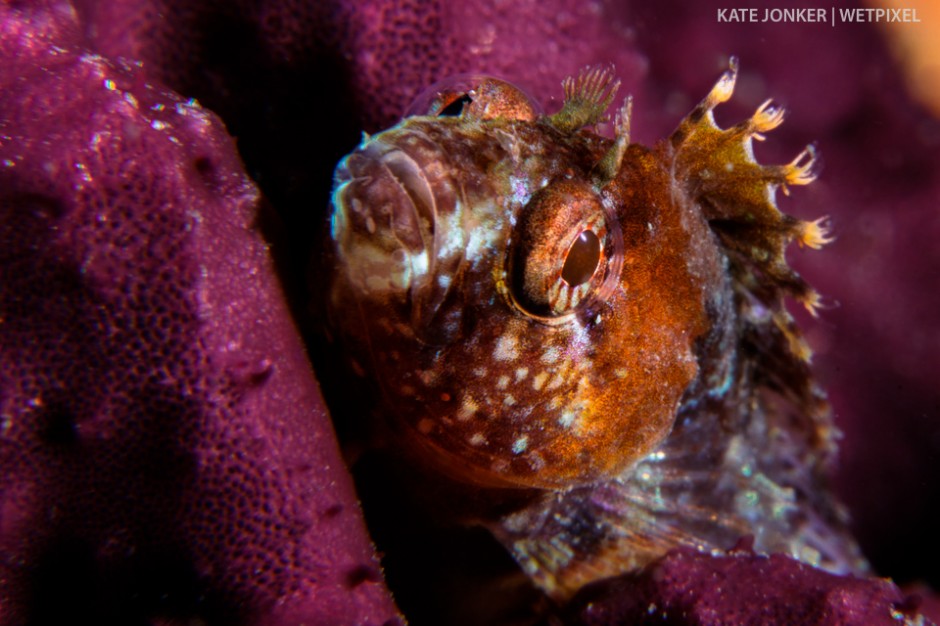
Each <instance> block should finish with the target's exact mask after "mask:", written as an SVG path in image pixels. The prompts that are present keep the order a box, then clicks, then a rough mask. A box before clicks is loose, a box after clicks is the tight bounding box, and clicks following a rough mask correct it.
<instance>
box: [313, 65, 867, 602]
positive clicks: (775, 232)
mask: <svg viewBox="0 0 940 626" xmlns="http://www.w3.org/2000/svg"><path fill="white" fill-rule="evenodd" d="M737 75H738V62H737V59H735V58H733V57H732V58H731V59H730V61H729V66H728V69H727V71H725V72H724V73H723V74H722V75H721V77H720V78H719V79H718V81H717V83H716V84H715V85H714V87H713V88H712V89H711V91H710V92H709V93H708V94H707V95H706V97H705V98H704V99H703V100H702V101H701V102H700V103H699V104H698V105H697V106H696V107H695V108H694V109H693V110H692V111H691V112H690V113H689V114H688V115H687V116H686V117H685V118H683V119H682V120H681V121H680V122H679V124H678V126H677V127H676V129H675V131H674V132H673V133H672V134H670V135H669V136H668V137H666V138H664V139H663V140H661V141H659V142H657V143H656V144H654V145H653V146H651V147H647V146H644V145H640V144H638V143H635V142H633V141H631V139H630V135H631V133H630V127H631V122H632V119H631V118H632V99H631V98H630V97H627V98H626V99H625V100H624V101H623V104H622V105H621V106H620V108H619V109H618V111H617V113H616V115H615V118H614V123H613V131H614V132H613V137H607V136H603V135H602V134H600V133H599V132H597V129H598V125H600V124H602V123H604V122H607V121H609V117H608V116H607V111H608V109H609V108H610V107H611V104H612V103H613V100H614V98H615V95H616V92H617V91H618V89H619V81H617V80H616V78H615V72H614V69H613V67H610V66H597V67H590V68H585V69H584V70H583V71H581V72H580V73H579V74H578V75H577V76H572V77H568V78H566V79H565V80H564V81H563V82H562V87H563V92H564V102H563V104H562V106H561V108H560V109H559V110H558V111H556V112H555V113H553V114H550V115H549V114H545V113H543V112H542V110H541V108H540V107H539V105H538V104H537V103H535V102H534V101H533V99H532V98H530V97H529V96H528V95H527V94H526V93H525V92H524V90H522V89H520V88H518V87H516V86H515V85H513V84H511V83H509V82H507V81H504V80H502V79H498V78H494V77H488V76H470V77H462V78H461V79H460V80H457V81H450V82H448V83H443V84H439V85H435V86H432V87H431V88H430V90H429V91H428V92H427V94H426V95H425V96H424V97H423V98H422V99H419V103H418V105H417V106H416V108H413V110H412V111H411V112H410V114H409V115H407V116H406V117H405V118H404V119H403V120H402V121H401V122H400V123H398V124H397V125H395V126H393V127H391V128H389V129H387V130H384V131H382V132H380V133H376V134H374V135H371V136H369V135H364V136H363V140H362V142H361V144H360V145H359V146H358V147H356V148H355V149H354V150H353V151H352V152H351V153H350V154H349V155H347V156H346V157H344V158H343V159H342V161H341V162H340V163H339V165H338V166H337V168H336V171H335V176H334V187H333V192H332V199H331V212H330V220H329V239H330V244H329V247H330V259H331V260H330V263H329V265H330V267H329V269H328V272H327V273H328V275H329V281H330V283H329V287H328V288H327V290H326V296H325V298H326V309H327V312H328V313H327V317H328V322H327V325H328V327H329V329H330V330H329V333H330V337H331V338H332V339H333V340H334V341H335V342H336V343H338V344H339V345H340V346H341V351H342V354H343V355H344V358H345V359H346V362H347V363H348V369H349V371H350V372H351V376H354V377H357V378H359V379H362V380H364V381H368V383H369V384H370V385H371V386H372V387H371V388H372V389H373V390H374V394H372V395H373V396H374V408H373V410H372V411H371V412H370V417H369V419H370V420H372V422H373V425H374V426H375V430H376V432H380V433H381V436H380V439H382V440H383V441H385V442H386V445H388V446H389V447H390V448H391V449H393V450H394V453H395V454H396V455H398V456H399V457H400V458H401V459H402V462H403V463H407V464H411V465H412V466H413V467H415V468H417V471H418V472H420V473H423V474H424V475H426V476H428V477H429V480H433V481H436V482H437V483H438V484H442V485H445V486H450V487H451V488H452V489H453V490H454V492H455V493H459V494H466V493H472V494H473V497H472V498H470V499H469V501H471V502H472V503H479V502H486V501H487V499H488V498H489V499H491V500H492V501H493V502H498V503H499V505H498V506H492V507H487V506H485V505H481V506H479V510H477V511H475V512H473V511H471V513H472V514H470V515H468V518H467V519H468V520H472V522H473V523H475V524H479V525H482V526H484V527H485V528H487V529H488V530H489V532H491V533H492V535H493V536H494V537H495V538H496V539H497V540H498V541H499V542H500V543H501V544H502V545H503V546H504V547H505V549H506V550H507V551H508V552H509V553H510V554H511V555H512V556H513V558H514V559H515V560H516V562H517V563H518V564H519V567H520V568H521V569H522V571H524V572H525V574H526V575H527V576H528V577H529V578H530V579H531V581H532V582H533V583H534V584H535V585H537V586H538V587H539V588H540V589H541V590H542V591H543V592H544V593H545V594H546V595H547V596H548V597H550V598H552V599H554V600H556V601H559V602H563V601H564V600H566V599H568V598H570V597H571V596H572V595H573V594H575V593H576V592H577V591H578V590H579V589H581V588H582V587H584V586H585V585H587V584H589V583H591V582H593V581H595V580H598V579H602V578H606V577H610V576H616V575H619V574H622V573H625V572H629V571H632V570H635V569H636V568H639V567H642V566H643V565H645V564H647V563H649V562H651V561H653V560H655V559H656V558H659V557H661V556H662V555H664V554H665V553H666V552H668V551H669V550H670V549H672V548H675V547H678V546H691V547H694V548H696V549H698V550H702V551H717V550H727V549H729V548H730V547H732V546H734V545H736V544H738V543H739V542H740V541H742V538H744V540H745V541H749V542H751V545H752V547H753V549H754V550H756V551H757V552H760V553H771V552H782V553H785V554H788V555H790V556H792V557H793V558H796V559H799V560H801V561H803V562H806V563H809V564H811V565H814V566H818V567H822V568H825V569H828V570H830V571H834V572H841V573H844V572H862V571H865V568H866V567H867V565H866V563H865V561H864V558H863V557H862V556H861V553H860V551H859V549H858V547H857V545H856V543H855V542H854V540H853V539H852V537H851V535H850V533H849V532H848V530H847V513H846V511H845V510H844V508H843V507H842V506H841V505H840V504H839V503H838V501H837V500H836V498H835V497H834V496H833V494H832V492H831V489H830V488H829V486H828V484H827V479H826V469H827V467H828V466H829V464H830V463H831V462H832V459H833V458H834V455H835V452H836V440H837V438H838V430H837V429H836V427H835V426H834V424H833V421H832V416H831V411H830V408H829V405H828V403H827V401H826V397H825V393H824V392H823V391H822V389H821V388H820V386H819V385H818V384H817V382H816V380H815V378H814V376H813V374H812V370H811V367H810V357H811V350H810V348H809V347H808V345H807V342H806V341H805V339H804V337H803V335H802V332H801V330H800V328H799V327H798V326H797V324H796V322H795V321H794V318H793V317H792V316H791V315H790V313H789V312H788V310H787V308H786V301H787V300H793V301H795V302H798V303H801V304H802V305H804V306H805V307H806V309H807V310H808V311H809V312H810V313H812V314H813V315H816V313H817V311H818V309H819V308H820V307H821V306H823V305H824V302H823V300H822V298H821V296H820V295H819V293H818V292H817V291H815V290H814V289H813V288H812V287H811V286H810V285H809V284H808V283H807V282H806V281H805V280H804V279H803V278H802V277H801V276H800V275H799V274H798V273H797V272H796V271H795V270H794V269H792V268H791V267H790V266H789V264H788V262H787V260H786V258H785V253H786V250H787V248H788V247H789V246H790V245H791V244H792V243H794V242H796V243H797V245H798V246H800V247H804V248H809V249H820V248H822V247H823V246H824V245H826V244H827V243H829V242H830V241H831V240H832V236H831V235H830V233H829V225H828V221H827V219H826V218H819V219H814V220H803V219H799V218H797V217H793V216H791V215H788V214H786V213H783V212H781V211H780V209H779V207H778V204H777V194H778V192H780V193H789V192H790V190H791V189H792V188H795V187H798V186H803V185H807V184H809V183H811V182H812V181H813V180H814V179H815V178H816V176H817V171H818V166H817V162H818V160H817V155H816V150H815V148H814V147H813V146H812V145H811V146H808V147H807V148H806V149H805V150H803V151H802V152H801V153H799V154H798V155H797V156H796V157H795V158H794V159H793V160H792V161H791V162H789V163H785V164H775V165H764V164H760V163H759V162H758V161H757V160H756V159H755V157H754V153H753V142H754V141H760V140H763V139H764V138H765V136H766V134H767V133H769V132H770V131H772V130H774V129H776V128H777V127H778V126H780V124H781V123H782V122H783V119H784V110H783V109H782V108H780V107H778V106H776V105H774V104H773V103H772V102H771V101H769V100H768V101H766V102H765V103H764V104H762V105H761V106H760V107H759V108H758V109H757V110H756V112H755V113H754V114H753V115H752V116H751V117H749V118H747V119H745V120H744V121H742V122H740V123H738V124H736V125H734V126H731V127H729V128H721V127H719V125H718V124H717V123H716V121H715V118H714V115H713V111H714V109H715V108H716V107H717V106H718V105H720V104H722V103H724V102H726V101H728V100H729V99H730V98H731V97H732V95H733V91H734V86H735V82H736V79H737ZM507 502H508V503H509V504H507ZM472 506H477V505H476V504H473V505H472Z"/></svg>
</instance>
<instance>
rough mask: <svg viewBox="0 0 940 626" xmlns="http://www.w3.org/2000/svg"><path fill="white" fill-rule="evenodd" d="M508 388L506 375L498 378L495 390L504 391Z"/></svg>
mask: <svg viewBox="0 0 940 626" xmlns="http://www.w3.org/2000/svg"><path fill="white" fill-rule="evenodd" d="M508 386H509V376H506V375H503V376H500V377H499V380H497V381H496V388H497V389H500V390H502V389H505V388H506V387H508Z"/></svg>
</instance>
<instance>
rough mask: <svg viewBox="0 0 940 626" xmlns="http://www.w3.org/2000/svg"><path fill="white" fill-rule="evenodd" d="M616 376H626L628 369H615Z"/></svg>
mask: <svg viewBox="0 0 940 626" xmlns="http://www.w3.org/2000/svg"><path fill="white" fill-rule="evenodd" d="M614 376H616V377H617V378H626V377H627V370H626V369H625V368H623V367H618V368H617V369H615V370H614Z"/></svg>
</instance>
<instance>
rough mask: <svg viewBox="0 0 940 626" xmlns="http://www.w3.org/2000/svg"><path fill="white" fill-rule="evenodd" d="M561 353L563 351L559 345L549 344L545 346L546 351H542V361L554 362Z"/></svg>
mask: <svg viewBox="0 0 940 626" xmlns="http://www.w3.org/2000/svg"><path fill="white" fill-rule="evenodd" d="M560 355H561V351H560V350H559V349H558V347H557V346H549V347H547V348H545V352H543V353H542V363H554V362H555V361H557V360H558V357H559V356H560Z"/></svg>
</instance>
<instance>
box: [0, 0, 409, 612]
mask: <svg viewBox="0 0 940 626" xmlns="http://www.w3.org/2000/svg"><path fill="white" fill-rule="evenodd" d="M0 28H2V31H0V33H2V40H0V45H2V50H0V52H2V57H3V62H2V63H0V89H2V96H0V624H3V625H5V626H6V625H9V626H13V625H20V624H53V623H79V622H80V623H87V624H97V625H100V624H147V623H149V624H169V623H193V622H192V620H194V619H201V620H203V622H201V623H208V624H255V623H257V624H297V623H306V624H323V625H324V626H327V625H336V624H374V625H376V626H378V625H380V624H393V623H399V622H398V621H397V619H398V618H397V613H396V609H395V607H394V606H393V603H392V601H391V600H390V598H389V596H388V594H387V592H386V590H385V588H384V584H383V583H382V576H381V571H380V569H379V565H378V562H377V560H376V558H375V555H374V551H373V549H372V546H371V544H370V542H369V540H368V538H367V535H366V532H365V529H364V525H363V522H362V519H361V515H360V511H359V508H358V505H357V502H356V499H355V495H354V493H353V490H352V486H351V481H350V479H349V476H348V474H347V472H346V470H345V467H344V465H343V462H342V460H341V458H340V455H339V453H338V449H337V446H336V443H335V440H334V437H333V434H332V429H331V426H330V423H329V420H328V416H327V413H326V411H325V408H324V406H323V402H322V399H321V397H320V393H319V389H318V387H317V384H316V381H315V379H314V378H313V375H312V372H311V369H310V366H309V364H308V361H307V360H306V356H305V353H304V350H303V348H302V345H301V342H300V341H299V339H298V336H297V333H296V331H295V329H294V327H293V323H292V321H291V319H290V317H289V315H288V312H287V309H286V305H285V303H284V298H283V296H282V293H281V291H280V288H279V286H278V281H277V279H276V277H275V275H274V272H273V269H272V263H271V260H270V258H269V255H268V250H267V245H266V243H265V241H264V240H263V239H262V238H261V237H260V235H259V234H258V232H257V228H256V220H257V219H258V209H259V193H258V191H257V189H256V187H255V186H254V184H253V183H252V182H251V180H250V179H248V177H247V176H246V175H245V174H244V172H243V170H242V166H241V162H240V160H239V157H238V155H237V153H236V151H235V149H234V145H233V142H232V140H231V139H230V138H229V137H228V135H227V134H226V132H225V128H224V126H223V125H222V123H221V122H220V121H219V120H218V118H216V117H215V116H214V115H213V114H212V113H210V112H208V111H206V110H205V109H203V108H201V107H200V106H199V104H197V103H196V102H194V101H188V100H186V99H183V98H180V97H178V96H176V95H174V94H172V93H169V92H167V91H164V90H161V89H160V88H158V87H155V86H152V85H150V84H148V82H147V81H148V78H147V76H146V74H145V73H144V72H142V71H141V69H140V68H139V67H138V66H136V65H134V64H123V65H116V64H113V63H111V62H109V61H106V60H104V59H102V58H101V57H98V56H95V55H93V54H91V53H89V52H87V51H86V50H84V49H82V48H81V47H80V45H78V43H77V42H78V41H79V24H78V22H77V20H76V18H75V14H74V13H73V12H72V11H71V9H70V7H69V6H68V5H67V4H66V3H61V2H58V3H56V2H48V3H45V6H41V5H40V4H39V3H31V4H29V3H23V4H22V5H17V4H6V5H5V6H3V7H2V8H0Z"/></svg>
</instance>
